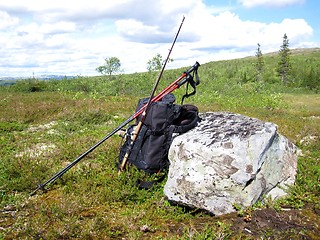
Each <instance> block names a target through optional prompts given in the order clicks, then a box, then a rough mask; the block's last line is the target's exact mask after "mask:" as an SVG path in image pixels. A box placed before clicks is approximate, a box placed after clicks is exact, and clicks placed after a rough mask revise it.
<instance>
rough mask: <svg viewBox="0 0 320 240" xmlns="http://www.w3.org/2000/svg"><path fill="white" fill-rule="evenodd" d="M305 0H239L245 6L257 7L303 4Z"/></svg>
mask: <svg viewBox="0 0 320 240" xmlns="http://www.w3.org/2000/svg"><path fill="white" fill-rule="evenodd" d="M304 1H305V0H238V2H239V3H240V4H242V5H243V6H245V7H248V8H251V7H257V6H267V7H284V6H289V5H295V4H302V3H304Z"/></svg>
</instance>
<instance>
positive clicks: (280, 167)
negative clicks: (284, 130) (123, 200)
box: [164, 112, 297, 215]
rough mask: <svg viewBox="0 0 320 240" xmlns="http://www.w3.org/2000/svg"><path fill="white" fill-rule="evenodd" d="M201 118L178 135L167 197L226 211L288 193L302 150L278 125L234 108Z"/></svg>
mask: <svg viewBox="0 0 320 240" xmlns="http://www.w3.org/2000/svg"><path fill="white" fill-rule="evenodd" d="M200 117H201V118H202V121H201V122H200V123H199V125H198V126H197V127H196V128H194V129H192V130H191V131H189V132H187V133H185V134H183V135H180V136H177V137H175V138H174V139H173V142H172V145H171V147H170V150H169V160H170V167H169V173H168V180H167V182H166V184H165V187H164V193H165V195H166V196H167V198H168V200H170V201H173V202H175V203H178V204H182V205H186V206H189V207H194V208H200V209H204V210H207V211H209V212H211V213H213V214H215V215H221V214H225V213H230V212H233V211H235V208H234V207H235V206H236V205H237V206H242V207H248V206H251V205H252V204H254V203H255V202H256V201H257V200H259V199H262V198H263V197H265V196H271V197H272V198H273V199H275V198H278V197H281V196H284V195H285V194H286V189H287V187H288V186H289V185H292V184H293V183H294V181H295V175H296V170H297V154H296V152H297V148H296V146H295V145H293V144H292V143H291V142H290V141H289V140H288V139H287V138H285V137H284V136H282V135H280V134H279V133H278V132H277V125H275V124H273V123H270V122H263V121H261V120H258V119H255V118H250V117H246V116H243V115H240V114H234V113H230V112H215V113H213V112H208V113H204V114H201V115H200Z"/></svg>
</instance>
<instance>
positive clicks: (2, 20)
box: [0, 11, 19, 30]
mask: <svg viewBox="0 0 320 240" xmlns="http://www.w3.org/2000/svg"><path fill="white" fill-rule="evenodd" d="M18 23H19V19H18V18H17V17H11V16H10V15H9V14H8V13H6V12H3V11H0V30H5V29H7V28H8V27H11V26H15V25H17V24H18Z"/></svg>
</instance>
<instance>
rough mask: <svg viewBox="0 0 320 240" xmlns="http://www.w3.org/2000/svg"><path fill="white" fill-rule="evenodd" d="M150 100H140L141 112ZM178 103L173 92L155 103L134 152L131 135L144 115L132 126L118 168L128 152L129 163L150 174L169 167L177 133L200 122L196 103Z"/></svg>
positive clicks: (128, 131)
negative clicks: (173, 139)
mask: <svg viewBox="0 0 320 240" xmlns="http://www.w3.org/2000/svg"><path fill="white" fill-rule="evenodd" d="M147 102H148V98H144V99H140V100H139V102H138V105H137V111H138V110H139V109H140V108H141V107H142V106H143V105H145V104H146V103H147ZM174 102H175V97H174V95H173V94H172V93H170V94H167V95H166V96H164V97H163V99H162V100H161V101H158V102H152V103H151V105H150V106H149V108H148V112H147V116H146V118H145V120H144V122H143V125H142V127H141V129H140V131H139V134H138V136H137V138H136V141H135V143H134V145H133V147H132V149H131V151H130V142H131V136H132V133H133V132H134V128H135V127H136V126H137V123H138V122H139V121H140V117H138V118H137V119H136V124H134V125H130V126H129V127H128V129H127V131H126V134H125V141H124V143H123V145H122V146H121V148H120V154H119V158H118V159H119V163H118V168H119V166H120V164H121V162H122V160H123V158H124V155H125V154H126V152H128V151H129V152H130V155H129V158H128V163H129V164H133V165H135V166H136V167H137V168H138V169H140V170H143V171H145V172H147V173H150V174H153V173H158V172H161V171H163V170H166V169H167V168H168V166H169V160H168V151H169V148H170V145H171V143H172V136H173V134H174V133H176V134H182V133H185V132H187V131H189V130H190V129H192V128H194V127H195V126H196V125H197V123H198V121H199V117H198V108H197V107H196V106H193V105H177V104H174Z"/></svg>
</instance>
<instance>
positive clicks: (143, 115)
mask: <svg viewBox="0 0 320 240" xmlns="http://www.w3.org/2000/svg"><path fill="white" fill-rule="evenodd" d="M184 19H185V17H184V16H183V18H182V22H181V24H180V27H179V29H178V32H177V34H176V36H175V38H174V40H173V42H172V46H171V48H170V49H169V53H168V56H167V58H166V60H165V62H164V64H163V66H162V69H161V71H160V74H159V76H158V79H157V81H156V82H155V84H154V87H153V89H152V92H151V95H150V97H149V100H148V102H147V104H146V107H145V109H144V111H143V113H142V115H141V119H140V121H139V123H138V125H137V127H136V129H135V131H134V133H133V136H132V139H131V142H130V145H129V148H128V151H127V152H126V154H125V155H124V157H123V159H122V162H121V164H120V167H119V171H118V175H120V173H121V172H122V171H123V169H124V168H125V166H126V163H127V161H128V158H129V156H130V153H131V150H132V148H133V145H134V143H135V140H136V138H137V136H138V134H139V132H140V129H141V126H142V124H143V122H144V120H145V118H146V116H147V111H148V108H149V106H150V104H151V102H152V99H153V97H154V94H155V92H156V90H157V87H158V85H159V82H160V79H161V77H162V74H163V72H164V69H165V67H166V65H167V62H168V61H169V57H170V54H171V52H172V49H173V46H174V44H175V42H176V40H177V38H178V35H179V33H180V30H181V27H182V25H183V22H184Z"/></svg>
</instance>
